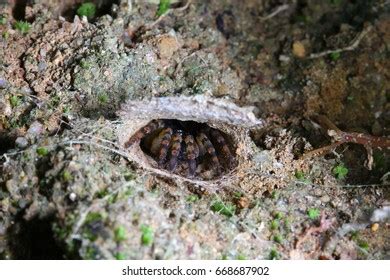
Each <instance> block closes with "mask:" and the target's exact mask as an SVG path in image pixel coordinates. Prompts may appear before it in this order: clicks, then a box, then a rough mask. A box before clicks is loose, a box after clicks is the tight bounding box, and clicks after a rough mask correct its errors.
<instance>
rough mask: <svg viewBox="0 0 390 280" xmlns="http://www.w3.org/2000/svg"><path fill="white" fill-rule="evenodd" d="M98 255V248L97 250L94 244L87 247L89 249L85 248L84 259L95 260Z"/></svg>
mask: <svg viewBox="0 0 390 280" xmlns="http://www.w3.org/2000/svg"><path fill="white" fill-rule="evenodd" d="M96 256H97V250H96V248H95V247H93V246H89V247H87V249H86V250H85V255H84V259H87V260H95V259H96Z"/></svg>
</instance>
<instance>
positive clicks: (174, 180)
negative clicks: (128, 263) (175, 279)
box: [0, 0, 390, 259]
mask: <svg viewBox="0 0 390 280" xmlns="http://www.w3.org/2000/svg"><path fill="white" fill-rule="evenodd" d="M82 2H83V1H75V0H68V1H58V0H51V1H41V0H34V1H8V2H6V3H5V2H4V1H3V2H1V3H0V157H1V158H0V258H2V259H75V258H77V259H79V258H80V259H243V258H245V259H389V258H390V215H389V213H390V210H389V209H390V183H389V182H390V175H389V172H390V157H389V148H388V146H387V147H386V146H384V147H383V146H382V147H377V146H375V145H374V146H373V145H371V146H367V145H366V146H364V145H361V143H356V141H355V143H343V144H341V145H339V146H337V147H336V148H334V149H329V150H326V152H325V153H319V154H317V153H315V154H313V156H310V157H305V155H307V153H310V151H313V150H315V149H321V148H323V147H328V146H329V145H331V144H332V140H333V141H334V139H332V137H330V136H329V135H328V132H327V130H328V129H329V127H326V125H324V122H323V121H321V120H324V119H326V120H327V121H326V123H327V124H328V125H329V124H330V125H331V128H332V129H333V130H341V131H344V132H358V133H362V135H365V136H372V137H381V139H382V141H383V143H385V142H386V141H388V137H389V134H390V126H389V124H390V113H389V112H390V102H389V101H390V95H389V69H390V67H389V66H390V65H389V61H390V60H389V52H388V48H389V42H390V33H389V32H390V31H389V30H390V28H389V25H390V20H389V8H390V6H389V3H388V2H387V1H380V0H378V1H363V0H356V1H349V0H338V1H305V0H299V1H267V0H244V1H240V3H239V4H238V3H237V1H234V0H224V1H206V0H197V1H185V0H183V1H181V0H172V1H171V6H170V8H169V9H168V10H167V11H161V10H160V8H159V1H157V0H149V1H128V0H119V1H105V0H104V1H103V0H102V1H91V2H93V3H94V4H95V5H96V13H95V15H94V16H93V17H83V16H80V15H77V10H78V8H79V7H80V5H82ZM161 13H162V15H160V14H161ZM159 15H160V16H159ZM167 97H175V98H196V100H198V101H199V104H202V105H201V107H196V108H198V109H199V108H200V109H199V110H198V111H191V112H187V111H186V109H188V108H181V107H180V106H174V108H172V104H167V105H166V106H167V112H168V111H169V112H170V114H171V115H169V116H168V115H166V117H165V118H169V119H172V120H174V121H173V122H174V123H179V122H181V121H183V120H182V119H180V118H179V117H180V116H182V115H183V114H184V113H183V112H186V113H185V114H187V115H193V116H195V117H196V118H194V119H188V118H186V119H185V121H198V119H202V118H205V117H207V116H212V113H213V112H210V110H209V108H214V107H212V106H211V104H210V102H209V101H205V100H214V101H215V100H220V101H221V102H224V104H225V105H224V106H225V107H223V108H224V110H225V111H223V112H224V114H222V115H221V116H223V117H220V116H219V117H220V118H219V119H218V118H214V119H213V118H210V119H208V120H204V119H203V120H202V122H206V123H207V125H210V126H211V127H214V128H218V129H221V131H223V132H225V130H224V128H225V124H224V122H225V121H226V123H233V124H234V125H233V126H232V127H231V128H229V129H230V130H229V133H231V134H229V135H233V136H232V137H234V141H235V143H234V146H235V147H234V148H235V149H236V150H235V151H234V155H235V156H237V158H239V164H238V166H237V168H235V169H234V172H232V174H233V175H232V176H231V177H229V180H225V181H224V182H218V184H217V185H214V186H213V187H212V188H211V187H209V186H208V185H207V184H206V185H204V184H198V183H196V182H192V181H188V180H181V179H180V178H178V177H177V176H170V174H169V172H168V173H167V172H164V173H159V172H155V171H156V170H155V169H151V168H149V169H148V168H145V166H143V165H142V163H141V164H140V162H139V161H134V160H132V159H133V157H132V155H131V150H129V149H126V148H124V147H123V145H122V144H121V141H120V138H121V137H122V136H121V135H124V137H131V135H130V134H131V133H130V132H128V131H127V130H124V127H131V126H134V127H135V126H136V124H138V121H139V119H142V118H144V120H143V121H145V122H146V123H147V122H148V121H150V120H151V119H150V120H149V119H147V118H146V117H145V116H141V115H135V114H134V112H136V111H137V110H136V108H135V109H134V110H130V109H129V108H128V107H127V109H126V107H124V104H129V102H132V101H134V102H141V103H140V104H141V105H142V106H140V107H142V108H146V109H147V112H148V114H149V115H153V113H155V115H159V114H160V115H161V114H162V115H164V112H161V111H158V112H157V111H155V110H157V109H156V108H157V107H156V108H152V107H148V104H152V103H150V100H152V99H153V100H155V99H156V98H167ZM179 100H180V99H179ZM214 101H213V102H214ZM142 102H144V103H142ZM133 104H135V103H133ZM161 104H162V103H161ZM175 104H177V103H175ZM183 104H184V103H183ZM186 104H187V103H186ZM226 104H227V105H226ZM233 105H234V106H240V107H242V108H245V110H246V111H243V112H249V111H250V114H249V113H248V114H246V113H245V114H246V115H245V117H242V116H240V115H239V114H237V112H238V111H235V110H236V109H231V112H232V113H231V115H229V114H225V112H226V110H227V109H226V108H233V107H232V106H233ZM164 106H165V105H164ZM169 106H171V107H169ZM168 107H169V108H168ZM161 108H162V107H159V108H158V110H161ZM234 108H236V107H234ZM163 109H164V108H163ZM123 110H125V111H126V110H127V111H128V112H127V114H122V113H123ZM213 110H214V109H213ZM130 111H131V112H130ZM121 112H122V113H121ZM123 116H124V117H123ZM248 116H249V117H248ZM175 117H176V118H178V119H175ZM239 117H240V119H238V118H239ZM221 118H222V119H221ZM223 118H225V119H226V120H224V119H223ZM254 118H255V119H256V121H254V120H253V119H254ZM216 120H218V121H216ZM249 120H251V121H252V122H253V123H255V124H258V125H248V124H247V123H246V122H251V121H249ZM259 124H261V125H259ZM133 132H134V131H133ZM237 139H238V140H237ZM366 144H367V143H366ZM313 230H314V232H313V234H311V233H310V232H312V231H313ZM308 232H309V234H307V233H308Z"/></svg>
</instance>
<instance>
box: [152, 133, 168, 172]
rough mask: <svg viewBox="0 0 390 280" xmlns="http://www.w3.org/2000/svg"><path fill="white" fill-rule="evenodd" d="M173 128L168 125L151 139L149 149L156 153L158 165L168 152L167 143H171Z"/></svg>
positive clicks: (162, 161) (160, 164)
mask: <svg viewBox="0 0 390 280" xmlns="http://www.w3.org/2000/svg"><path fill="white" fill-rule="evenodd" d="M172 134H173V130H172V128H170V127H167V128H164V129H163V130H161V132H160V133H159V134H158V135H157V137H156V138H155V139H153V141H152V145H151V148H150V151H151V152H152V153H153V154H154V155H156V157H157V159H158V165H159V166H160V167H161V166H162V165H163V164H164V162H165V160H166V158H167V154H168V150H169V144H170V143H171V139H172Z"/></svg>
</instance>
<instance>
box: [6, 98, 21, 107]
mask: <svg viewBox="0 0 390 280" xmlns="http://www.w3.org/2000/svg"><path fill="white" fill-rule="evenodd" d="M9 103H10V104H11V106H12V108H15V107H18V106H19V105H20V98H19V97H18V96H16V95H12V96H11V97H10V99H9Z"/></svg>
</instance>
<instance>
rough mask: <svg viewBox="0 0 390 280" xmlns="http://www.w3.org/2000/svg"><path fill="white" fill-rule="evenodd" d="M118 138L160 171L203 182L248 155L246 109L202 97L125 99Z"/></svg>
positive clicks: (230, 172) (223, 175)
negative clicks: (126, 100) (126, 101)
mask: <svg viewBox="0 0 390 280" xmlns="http://www.w3.org/2000/svg"><path fill="white" fill-rule="evenodd" d="M120 115H121V116H122V119H123V125H122V126H121V127H120V128H119V130H118V132H119V142H120V144H121V146H123V147H124V148H125V149H127V150H128V152H129V154H130V156H129V157H130V158H131V159H133V160H134V161H135V162H137V163H138V164H140V165H141V166H142V167H144V168H146V169H148V170H151V171H154V172H156V173H157V174H159V175H163V176H167V177H170V178H181V179H184V180H185V181H190V182H193V183H199V184H202V185H205V184H206V185H213V184H215V183H221V182H222V181H224V182H229V181H231V179H233V178H234V174H235V173H236V172H237V170H238V169H240V165H241V164H242V163H243V162H245V161H246V160H247V158H248V155H250V154H252V152H251V146H252V141H251V139H250V137H249V130H250V128H255V127H256V128H261V127H262V126H264V125H265V123H264V121H262V120H258V119H256V117H255V116H254V115H253V113H252V112H251V109H250V108H240V107H238V106H236V105H235V104H234V103H230V102H228V101H226V100H220V99H213V98H208V97H205V96H195V97H162V98H153V99H151V100H145V101H130V102H128V103H126V104H125V105H124V106H123V109H122V111H121V112H120Z"/></svg>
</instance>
